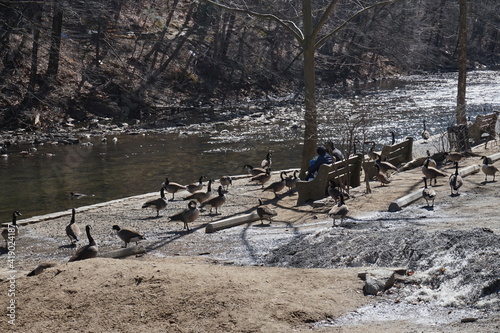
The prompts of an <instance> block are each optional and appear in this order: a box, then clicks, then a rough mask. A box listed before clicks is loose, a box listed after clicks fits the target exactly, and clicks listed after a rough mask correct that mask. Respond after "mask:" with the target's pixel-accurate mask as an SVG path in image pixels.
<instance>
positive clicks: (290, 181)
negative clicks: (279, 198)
mask: <svg viewBox="0 0 500 333" xmlns="http://www.w3.org/2000/svg"><path fill="white" fill-rule="evenodd" d="M297 173H299V170H295V171H294V172H293V176H288V177H286V178H285V185H286V187H288V191H289V192H290V191H291V190H292V189H293V188H295V186H296V185H297V182H298V181H299V180H300V179H299V177H297Z"/></svg>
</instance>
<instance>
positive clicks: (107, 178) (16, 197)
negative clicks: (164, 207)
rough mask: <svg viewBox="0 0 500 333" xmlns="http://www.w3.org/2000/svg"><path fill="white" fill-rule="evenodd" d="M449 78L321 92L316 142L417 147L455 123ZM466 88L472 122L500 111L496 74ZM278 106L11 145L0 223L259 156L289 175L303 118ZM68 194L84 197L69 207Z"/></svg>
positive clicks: (237, 165) (0, 171)
mask: <svg viewBox="0 0 500 333" xmlns="http://www.w3.org/2000/svg"><path fill="white" fill-rule="evenodd" d="M456 80H457V75H456V73H447V74H439V75H415V76H409V77H402V78H399V79H391V80H382V81H378V82H376V83H370V84H367V85H364V86H362V87H361V88H362V89H363V91H362V94H359V95H357V96H353V95H351V96H350V97H338V96H335V95H334V94H333V93H330V92H325V91H322V92H321V93H320V96H318V99H319V103H318V111H319V115H320V117H319V121H320V125H319V132H320V133H319V136H320V139H321V140H333V141H334V142H336V143H338V144H339V145H340V146H341V147H343V148H344V149H345V147H346V144H347V142H348V141H349V139H348V138H349V136H350V134H351V132H352V133H353V134H354V135H356V136H357V137H358V138H361V139H362V141H364V140H374V141H376V143H377V145H378V146H380V145H383V144H388V143H390V140H391V137H390V135H389V131H391V130H392V131H394V132H395V133H396V138H397V140H401V139H403V138H405V137H407V136H413V137H415V138H416V139H418V138H419V133H420V132H421V131H422V122H423V120H424V119H427V121H428V122H427V129H428V130H429V131H430V132H431V133H432V134H437V133H440V132H443V131H445V130H446V128H447V127H448V126H450V125H453V124H454V122H455V121H454V119H455V114H454V112H455V111H454V110H455V103H456V102H455V101H456ZM467 89H468V90H467V114H468V116H469V117H471V119H472V120H473V119H474V118H475V116H477V115H478V114H485V113H490V112H492V111H493V110H496V111H498V110H500V94H499V92H500V72H499V71H475V72H471V73H469V74H468V86H467ZM284 99H285V100H287V98H286V97H285V98H284ZM283 105H284V106H276V107H273V108H271V109H269V110H265V111H250V110H249V108H248V107H243V106H242V108H241V110H238V109H236V110H234V109H233V110H231V111H222V112H219V113H218V114H217V117H215V115H214V114H209V113H205V114H202V115H201V116H198V117H197V119H194V120H191V121H189V119H186V120H185V122H186V123H187V124H188V125H187V126H175V127H168V128H163V129H161V130H155V131H149V132H145V133H139V134H138V135H117V136H116V137H117V139H118V140H117V141H116V142H113V140H111V138H112V137H113V135H108V140H107V143H103V142H101V137H100V136H96V137H90V138H88V139H85V140H84V141H85V142H89V143H91V144H92V145H90V144H88V145H51V144H45V145H37V146H29V147H23V146H19V147H12V148H11V154H10V155H9V157H2V158H0V179H1V180H2V181H1V186H0V219H1V221H2V222H6V221H9V220H10V217H11V214H12V211H13V210H14V209H16V210H19V211H21V212H22V213H23V218H26V217H30V216H34V215H40V214H46V213H50V212H56V211H60V210H66V209H70V208H72V207H79V206H83V205H89V204H93V203H97V202H102V201H107V200H111V199H116V198H121V197H126V196H131V195H136V194H142V193H148V192H154V191H159V189H160V186H161V183H162V182H163V181H164V180H165V177H166V176H168V177H169V178H170V180H171V181H174V182H179V183H182V184H187V183H192V182H196V181H197V180H198V178H199V177H200V176H201V175H206V176H207V177H210V178H213V179H218V178H219V177H220V176H222V175H226V174H229V175H236V174H242V173H244V172H245V171H244V170H243V169H242V166H243V165H244V164H245V163H249V164H252V165H254V166H257V165H258V164H260V161H261V160H262V159H263V158H264V157H265V155H266V153H267V151H268V150H272V151H273V155H272V160H273V169H274V170H279V169H285V168H292V167H298V166H299V165H300V157H301V152H302V151H301V145H302V135H303V131H302V130H303V128H304V126H303V110H302V107H301V104H297V103H295V104H293V103H283ZM235 115H236V116H235ZM224 118H226V119H229V120H225V121H221V119H224ZM190 123H191V124H190ZM197 123H198V124H197ZM189 124H190V125H189ZM349 128H351V129H352V130H349ZM136 134H137V133H136ZM75 136H77V135H75ZM30 148H36V151H32V152H31V154H30V155H29V156H21V155H19V154H17V153H18V152H19V151H21V150H28V149H30ZM362 148H366V147H358V149H362ZM71 192H79V193H84V194H86V196H84V197H82V198H81V199H73V198H72V197H71V196H70V193H71Z"/></svg>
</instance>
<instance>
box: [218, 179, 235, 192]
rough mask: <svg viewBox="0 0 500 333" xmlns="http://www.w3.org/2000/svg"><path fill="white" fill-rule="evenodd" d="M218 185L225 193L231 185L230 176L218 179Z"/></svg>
mask: <svg viewBox="0 0 500 333" xmlns="http://www.w3.org/2000/svg"><path fill="white" fill-rule="evenodd" d="M219 183H220V184H221V185H222V188H223V189H224V188H225V190H226V191H228V190H229V185H232V184H233V179H232V178H231V177H230V176H222V177H220V179H219Z"/></svg>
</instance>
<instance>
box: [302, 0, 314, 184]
mask: <svg viewBox="0 0 500 333" xmlns="http://www.w3.org/2000/svg"><path fill="white" fill-rule="evenodd" d="M302 15H303V22H304V42H303V44H304V45H303V49H304V93H305V115H304V125H305V128H304V146H303V148H302V163H301V166H300V177H301V178H304V176H305V172H306V171H307V168H308V167H309V160H310V159H311V157H312V154H314V151H315V148H316V143H317V141H318V112H317V109H316V96H315V95H316V94H315V91H316V87H315V85H316V82H315V80H316V78H315V62H314V53H315V51H316V48H315V42H316V41H315V38H314V36H313V20H312V9H311V1H310V0H303V1H302Z"/></svg>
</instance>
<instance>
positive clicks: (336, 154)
mask: <svg viewBox="0 0 500 333" xmlns="http://www.w3.org/2000/svg"><path fill="white" fill-rule="evenodd" d="M326 146H327V150H328V153H329V154H330V155H331V156H332V158H334V159H335V160H334V162H339V161H342V160H344V154H342V152H341V151H340V150H339V149H338V148H337V147H335V145H334V144H333V142H331V141H328V142H327V143H326Z"/></svg>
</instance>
